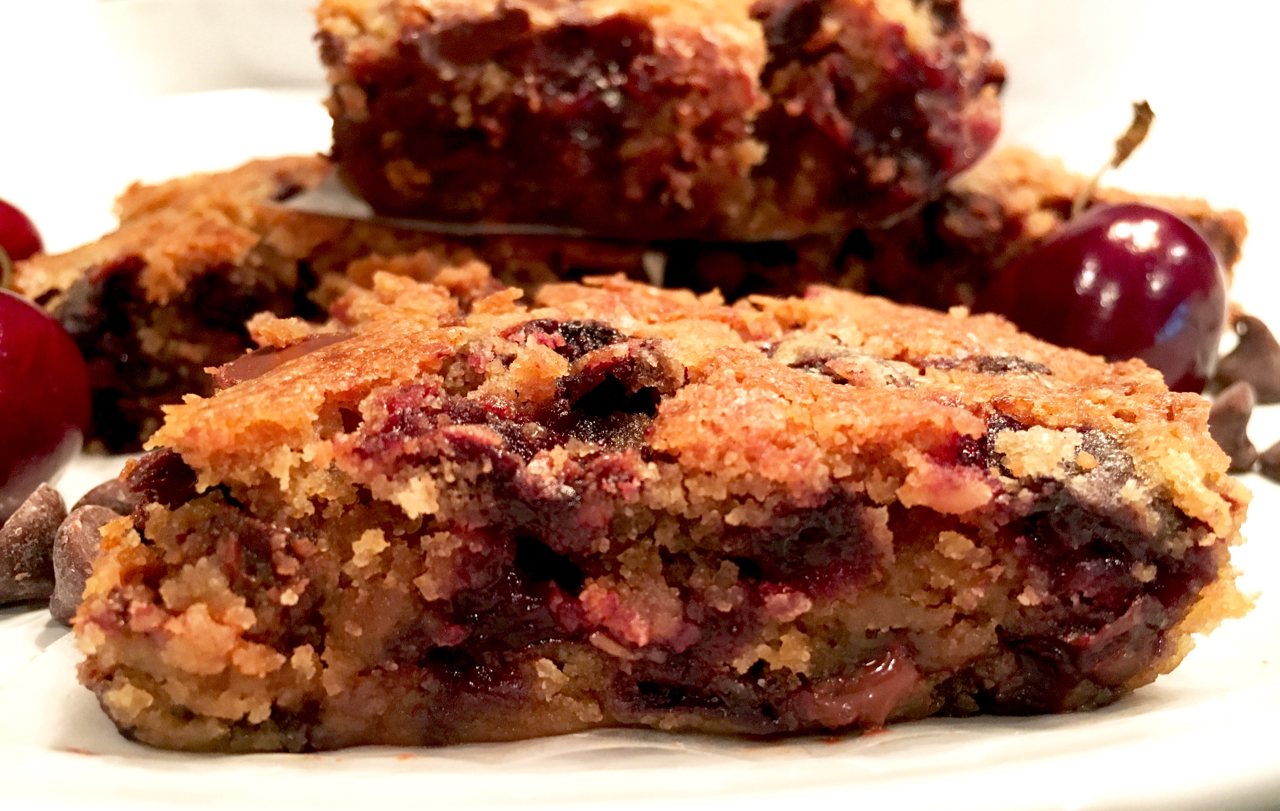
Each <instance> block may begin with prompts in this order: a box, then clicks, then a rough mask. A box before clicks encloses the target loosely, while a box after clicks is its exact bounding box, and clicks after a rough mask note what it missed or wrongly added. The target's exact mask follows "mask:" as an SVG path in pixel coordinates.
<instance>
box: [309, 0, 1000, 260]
mask: <svg viewBox="0 0 1280 811" xmlns="http://www.w3.org/2000/svg"><path fill="white" fill-rule="evenodd" d="M318 17H319V20H320V34H319V39H320V43H321V57H322V59H323V61H324V63H325V65H326V66H327V68H328V71H329V80H330V83H331V85H332V89H333V92H332V94H331V96H330V99H329V109H330V112H331V113H332V115H333V156H334V160H335V162H336V163H337V165H338V168H339V170H340V172H341V174H342V177H343V178H344V179H345V180H346V181H347V182H348V183H350V184H351V186H352V187H353V188H354V189H356V190H358V191H359V193H360V194H361V196H363V197H364V198H365V199H366V200H367V201H368V202H369V203H370V204H372V205H373V207H374V209H375V210H377V211H379V212H380V213H382V214H387V215H395V216H411V217H422V218H427V219H435V220H450V221H465V222H470V221H474V220H481V221H490V222H507V223H541V224H550V225H558V226H566V227H570V228H574V229H583V230H585V231H586V232H587V233H590V234H593V235H598V236H605V237H615V238H627V239H641V240H649V239H697V240H749V241H759V240H777V239H788V238H792V237H796V236H802V235H808V234H814V233H837V232H848V231H849V230H850V229H852V228H857V227H866V226H879V225H882V224H885V223H887V222H890V221H893V220H895V219H897V218H900V217H902V216H904V215H906V214H907V213H909V212H910V211H912V210H914V209H915V208H918V207H919V206H920V205H921V204H923V203H924V202H925V201H926V200H928V199H932V198H933V197H935V196H937V194H938V193H939V192H940V191H941V189H942V187H943V185H944V184H945V183H946V181H947V180H948V178H950V177H951V176H953V175H955V174H956V173H957V172H959V171H961V170H963V169H964V168H966V167H967V166H969V165H970V164H972V163H973V162H974V161H976V160H977V159H978V158H980V157H981V156H982V155H983V154H984V153H985V152H986V151H987V149H988V148H989V147H990V146H991V144H992V142H993V141H994V140H995V137H996V134H997V132H998V130H999V122H1000V112H999V102H998V100H997V98H996V92H997V90H998V88H999V86H1000V84H1001V83H1002V81H1003V78H1004V77H1003V68H1002V67H1001V66H1000V65H999V63H997V62H995V61H993V60H992V59H991V58H990V55H989V50H990V49H989V46H988V44H987V42H986V40H984V39H983V38H982V37H980V36H978V35H977V34H975V33H974V32H972V31H971V30H970V29H969V28H968V26H967V24H966V23H965V21H964V18H963V15H962V14H961V11H960V3H959V1H958V0H927V2H903V0H717V2H710V3H709V2H703V1H702V0H673V2H665V3H644V2H637V3H623V2H616V0H503V2H495V0H325V1H324V2H322V3H321V4H320V8H319V11H318Z"/></svg>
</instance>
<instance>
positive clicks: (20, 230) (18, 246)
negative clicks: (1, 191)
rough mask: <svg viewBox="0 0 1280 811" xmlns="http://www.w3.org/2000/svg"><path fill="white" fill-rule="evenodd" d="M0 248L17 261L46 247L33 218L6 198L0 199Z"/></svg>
mask: <svg viewBox="0 0 1280 811" xmlns="http://www.w3.org/2000/svg"><path fill="white" fill-rule="evenodd" d="M0 248H3V249H4V252H5V253H7V254H9V258H10V259H12V260H13V261H15V262H17V261H18V260H19V259H26V258H27V257H28V256H31V255H32V254H33V253H39V252H40V251H41V250H43V249H44V244H43V243H42V242H41V241H40V233H39V232H38V231H36V226H35V224H34V223H32V222H31V219H30V218H29V217H27V215H26V214H23V213H22V212H21V211H20V210H19V209H18V208H17V207H16V206H14V205H12V204H10V203H6V202H5V201H4V200H0Z"/></svg>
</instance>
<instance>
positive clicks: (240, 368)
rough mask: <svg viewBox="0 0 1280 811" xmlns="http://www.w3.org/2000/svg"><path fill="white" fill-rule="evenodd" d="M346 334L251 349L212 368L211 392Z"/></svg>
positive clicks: (252, 376)
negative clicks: (278, 347) (277, 347)
mask: <svg viewBox="0 0 1280 811" xmlns="http://www.w3.org/2000/svg"><path fill="white" fill-rule="evenodd" d="M350 337H351V335H350V333H346V332H338V333H331V334H325V335H312V336H310V337H307V338H303V339H302V340H301V341H299V342H298V343H296V344H292V345H290V346H287V347H284V348H282V349H273V348H265V349H257V350H254V351H253V352H249V353H247V354H245V355H242V356H240V357H238V358H236V359H235V360H233V361H231V362H230V363H227V364H223V365H222V366H219V367H218V368H217V369H215V370H214V371H213V388H214V390H215V391H222V390H223V389H229V388H231V387H232V386H234V385H236V384H238V383H243V382H245V381H246V380H253V379H254V378H258V377H262V376H263V375H265V374H267V373H268V372H272V371H274V370H275V369H277V368H279V367H280V366H283V365H284V364H286V363H288V362H289V361H291V360H295V359H297V358H300V357H302V356H303V355H307V354H310V353H312V352H314V351H316V350H317V349H320V348H322V347H326V346H330V345H332V344H336V343H338V342H340V341H345V340H346V339H347V338H350Z"/></svg>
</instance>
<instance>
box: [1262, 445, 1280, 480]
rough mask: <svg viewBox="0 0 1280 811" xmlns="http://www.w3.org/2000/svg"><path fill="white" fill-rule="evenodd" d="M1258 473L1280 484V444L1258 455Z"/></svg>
mask: <svg viewBox="0 0 1280 811" xmlns="http://www.w3.org/2000/svg"><path fill="white" fill-rule="evenodd" d="M1258 472H1259V473H1261V474H1262V475H1263V476H1266V477H1267V478H1268V479H1272V480H1273V481H1278V482H1280V442H1277V443H1276V444H1274V445H1272V446H1271V447H1270V448H1267V449H1266V450H1265V451H1263V452H1262V453H1260V454H1258Z"/></svg>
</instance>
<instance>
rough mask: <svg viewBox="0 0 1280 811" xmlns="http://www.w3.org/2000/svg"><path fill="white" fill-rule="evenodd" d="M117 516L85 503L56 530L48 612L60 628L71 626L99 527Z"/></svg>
mask: <svg viewBox="0 0 1280 811" xmlns="http://www.w3.org/2000/svg"><path fill="white" fill-rule="evenodd" d="M119 517H120V514H119V513H117V512H116V511H115V510H111V509H108V508H107V507H100V506H98V505H96V504H89V505H86V506H84V507H80V508H78V509H75V510H72V512H71V515H68V516H67V520H65V521H63V522H62V526H60V527H58V532H57V535H56V537H55V538H54V541H53V573H54V589H53V596H52V597H51V598H50V599H49V613H50V614H52V615H53V618H54V619H55V620H57V621H58V622H60V623H62V624H63V625H70V624H71V619H72V617H74V616H75V615H76V609H77V608H79V607H80V598H81V597H83V596H84V584H85V581H86V580H88V579H89V575H90V574H91V573H92V572H93V561H94V559H95V558H97V557H98V550H99V549H100V548H101V541H102V532H101V530H102V528H103V527H104V526H105V525H106V524H108V523H110V522H112V521H114V520H116V519H117V518H119Z"/></svg>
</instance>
